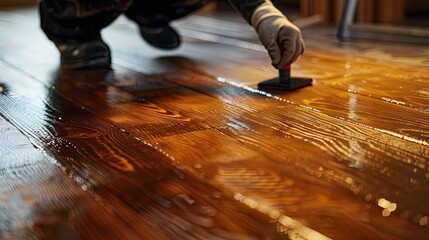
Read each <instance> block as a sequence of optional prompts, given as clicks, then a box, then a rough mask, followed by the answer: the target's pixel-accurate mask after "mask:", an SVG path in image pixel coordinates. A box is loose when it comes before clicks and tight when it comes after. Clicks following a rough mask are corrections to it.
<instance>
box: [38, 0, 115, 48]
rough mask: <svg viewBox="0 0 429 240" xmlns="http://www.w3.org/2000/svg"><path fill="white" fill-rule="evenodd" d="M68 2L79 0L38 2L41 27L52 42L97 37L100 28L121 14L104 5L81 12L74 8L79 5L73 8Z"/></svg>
mask: <svg viewBox="0 0 429 240" xmlns="http://www.w3.org/2000/svg"><path fill="white" fill-rule="evenodd" d="M62 2H63V5H62V6H61V3H62ZM70 2H73V3H75V4H77V3H78V2H79V1H76V2H75V1H60V0H57V1H55V0H54V1H47V0H41V1H40V2H39V13H40V24H41V28H42V29H43V31H44V32H45V34H46V35H47V37H48V38H49V39H50V40H52V41H54V42H65V43H67V42H75V41H82V42H85V41H89V40H92V39H95V38H99V37H100V31H101V29H103V28H104V27H106V26H107V25H109V24H110V23H112V22H113V21H114V20H115V19H116V18H117V17H118V16H119V15H120V14H121V11H120V10H117V9H112V8H111V7H110V8H108V7H106V6H104V8H103V9H100V10H99V11H96V10H93V11H91V12H90V11H88V12H87V13H85V14H82V11H79V9H77V10H76V8H79V6H77V7H76V5H74V6H75V8H71V7H70V5H67V3H70ZM100 7H103V6H100ZM91 13H94V14H91Z"/></svg>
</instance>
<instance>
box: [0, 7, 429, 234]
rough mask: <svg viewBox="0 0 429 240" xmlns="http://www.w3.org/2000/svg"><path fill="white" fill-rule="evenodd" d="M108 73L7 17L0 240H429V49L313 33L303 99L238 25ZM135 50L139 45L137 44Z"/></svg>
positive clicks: (205, 28) (113, 30)
mask: <svg viewBox="0 0 429 240" xmlns="http://www.w3.org/2000/svg"><path fill="white" fill-rule="evenodd" d="M176 27H177V28H178V29H179V31H180V32H181V34H182V35H183V36H184V44H183V46H182V47H181V48H180V49H179V50H177V51H172V52H162V51H157V50H155V49H153V48H150V47H149V46H148V45H146V44H145V43H144V42H143V41H142V40H141V39H140V37H139V36H138V32H137V30H136V27H135V26H134V25H133V24H132V23H130V22H128V21H127V20H126V19H119V20H118V21H117V22H116V23H115V24H113V25H112V26H110V27H109V28H108V29H106V30H105V31H104V32H103V37H104V39H105V40H106V42H107V43H108V44H109V45H110V46H111V48H112V53H113V66H112V69H111V70H93V71H67V70H64V69H61V68H59V59H58V58H59V56H58V53H57V51H56V49H55V47H54V46H53V45H52V44H51V43H50V42H49V41H48V40H47V39H46V37H45V36H44V35H43V33H42V32H41V30H40V29H39V27H38V20H37V15H36V10H35V9H33V8H31V9H16V10H7V11H6V10H4V11H0V36H1V38H0V193H1V194H0V239H8V240H9V239H328V238H332V239H429V205H428V202H429V166H428V161H429V77H428V76H429V58H428V56H429V47H428V45H423V44H420V45H412V44H398V43H386V42H376V41H352V42H350V43H346V44H339V43H336V42H335V39H334V36H333V35H329V34H328V35H326V34H325V35H323V34H320V33H317V34H314V33H313V32H312V31H311V29H304V30H303V32H304V36H305V38H306V40H307V49H306V53H305V54H304V55H303V56H302V57H301V58H300V59H299V60H298V61H297V63H296V64H294V70H293V75H301V76H308V77H313V78H314V84H313V86H311V87H307V88H304V89H300V90H298V91H295V92H291V93H289V92H288V93H282V92H264V91H257V89H256V85H257V83H258V82H260V81H263V80H266V79H270V78H273V77H274V76H275V75H276V70H275V69H273V68H272V67H271V66H270V61H269V59H268V57H267V54H266V53H265V52H264V50H263V48H262V47H261V46H260V45H259V44H258V42H257V40H256V36H255V34H254V33H253V32H252V30H251V29H250V27H249V26H247V25H246V24H245V23H244V22H243V21H241V20H240V19H231V18H224V17H215V16H201V15H200V16H193V17H191V18H188V19H186V20H184V21H181V22H179V23H176ZM124 43H126V44H124Z"/></svg>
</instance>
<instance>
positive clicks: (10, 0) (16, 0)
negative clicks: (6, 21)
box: [0, 0, 37, 8]
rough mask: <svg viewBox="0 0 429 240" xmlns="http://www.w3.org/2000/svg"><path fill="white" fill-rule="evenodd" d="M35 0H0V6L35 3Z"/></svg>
mask: <svg viewBox="0 0 429 240" xmlns="http://www.w3.org/2000/svg"><path fill="white" fill-rule="evenodd" d="M36 2H37V1H36V0H1V1H0V8H6V7H17V6H27V5H28V6H31V5H36Z"/></svg>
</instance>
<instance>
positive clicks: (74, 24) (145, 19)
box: [39, 0, 209, 43]
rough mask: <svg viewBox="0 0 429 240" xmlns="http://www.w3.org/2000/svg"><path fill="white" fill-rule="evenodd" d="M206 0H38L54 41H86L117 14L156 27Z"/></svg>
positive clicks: (45, 25) (42, 17) (42, 25)
mask: <svg viewBox="0 0 429 240" xmlns="http://www.w3.org/2000/svg"><path fill="white" fill-rule="evenodd" d="M207 2H209V0H40V2H39V10H40V23H41V27H42V29H43V31H44V32H45V33H46V35H47V36H48V38H49V39H50V40H52V41H54V42H57V43H67V42H74V41H88V40H91V39H95V38H98V37H99V36H100V31H101V29H103V28H104V27H106V26H107V25H109V24H110V23H112V22H113V21H114V20H115V19H116V18H117V17H118V16H119V15H120V14H122V13H124V14H125V15H126V16H127V17H128V18H130V19H131V20H133V21H135V22H137V24H139V25H143V26H146V27H159V26H163V25H166V24H168V23H169V22H170V21H172V20H174V19H178V18H181V17H184V16H186V15H188V14H190V13H192V12H193V11H195V10H197V9H199V8H200V7H202V6H203V5H204V4H206V3H207Z"/></svg>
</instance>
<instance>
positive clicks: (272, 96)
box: [214, 77, 429, 147]
mask: <svg viewBox="0 0 429 240" xmlns="http://www.w3.org/2000/svg"><path fill="white" fill-rule="evenodd" d="M214 79H216V80H217V81H218V82H222V83H227V84H229V85H232V86H234V87H238V88H241V89H243V90H246V91H249V92H252V93H257V94H260V95H263V96H266V97H269V98H273V99H276V100H279V101H282V102H286V103H288V104H291V105H296V106H299V107H301V108H304V109H308V110H311V111H314V112H318V113H322V111H320V110H319V109H316V108H312V107H308V106H305V105H302V104H298V103H295V102H292V101H289V100H287V99H284V98H281V97H279V96H276V95H272V94H271V93H268V92H265V91H262V90H259V89H256V88H252V87H249V86H246V85H244V84H242V83H239V82H236V81H233V80H230V79H226V78H224V77H214ZM352 91H353V90H350V89H349V92H351V93H353V92H352ZM336 118H337V119H340V120H344V119H343V118H341V117H336ZM352 123H353V124H356V125H359V126H362V127H365V128H369V129H371V130H374V131H377V132H381V133H385V134H388V135H390V136H394V137H397V138H401V139H404V140H407V141H409V142H413V143H417V144H420V145H423V146H427V147H429V142H427V141H425V140H420V139H416V138H413V137H410V136H406V135H403V134H400V133H396V132H392V131H389V130H385V129H381V128H376V127H372V126H369V125H366V124H363V123H360V122H356V121H352Z"/></svg>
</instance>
